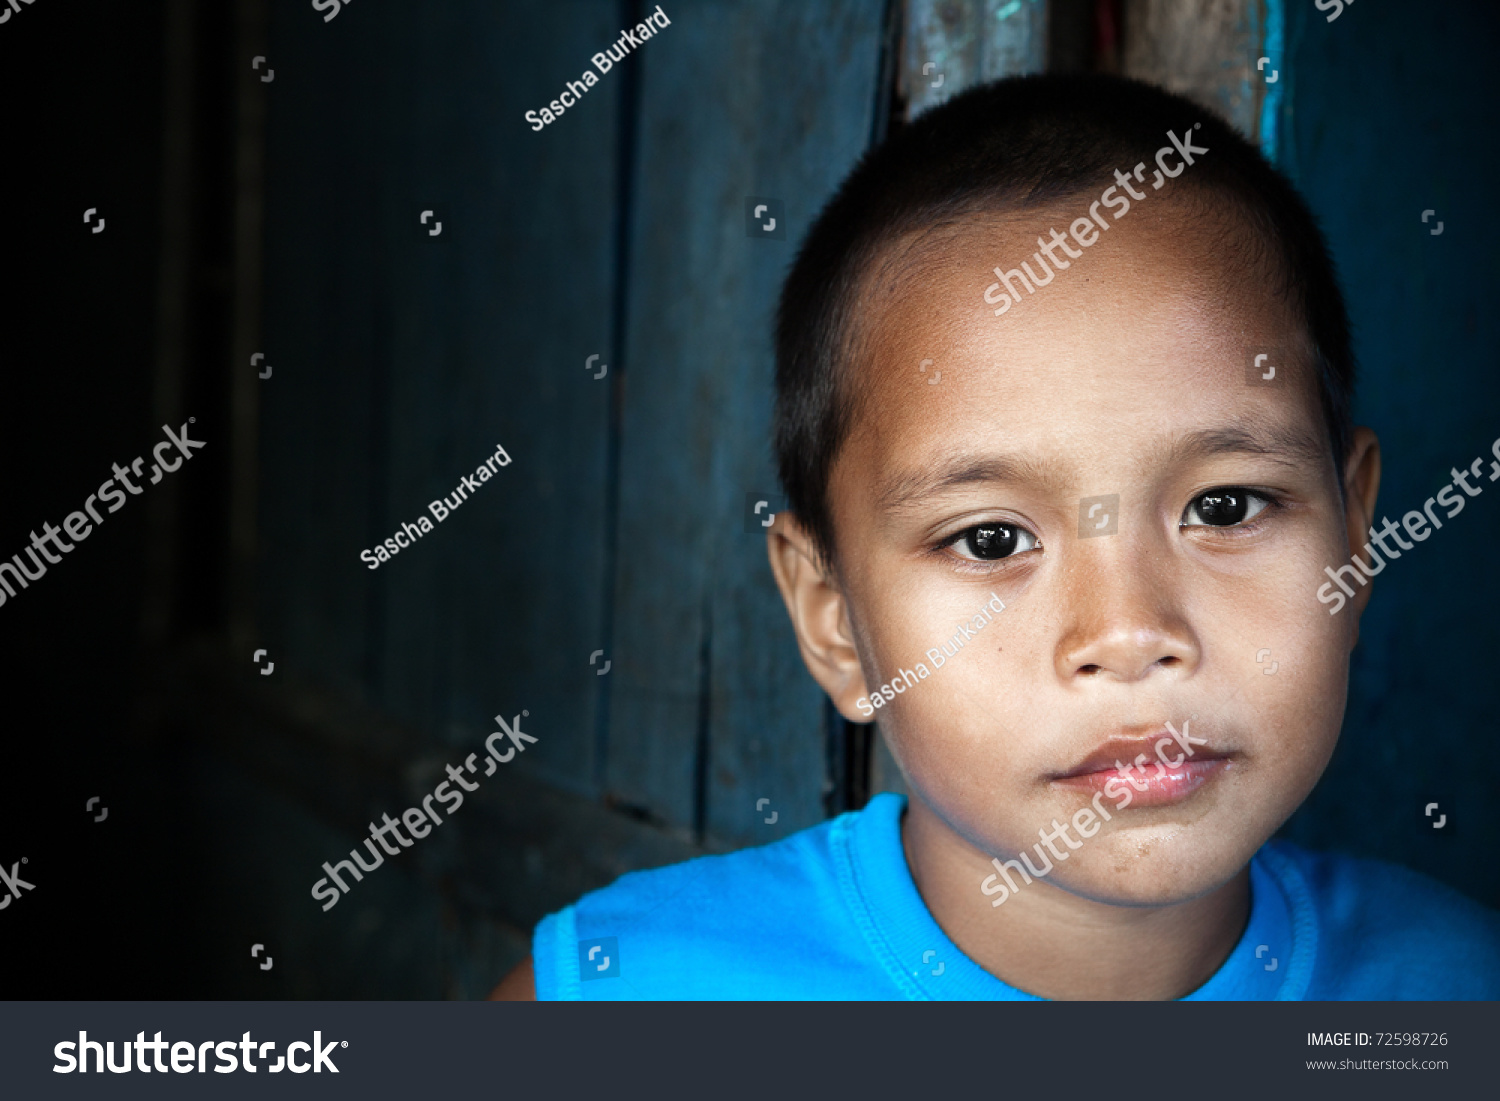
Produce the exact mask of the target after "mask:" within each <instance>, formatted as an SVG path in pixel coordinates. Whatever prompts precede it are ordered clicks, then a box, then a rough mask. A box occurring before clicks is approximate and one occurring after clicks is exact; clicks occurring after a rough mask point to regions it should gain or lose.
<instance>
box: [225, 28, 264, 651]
mask: <svg viewBox="0 0 1500 1101" xmlns="http://www.w3.org/2000/svg"><path fill="white" fill-rule="evenodd" d="M266 19H267V11H266V0H235V47H236V49H235V61H236V63H238V64H239V72H238V79H237V81H236V85H235V144H234V275H233V278H234V291H233V294H234V297H233V304H232V313H231V321H230V341H229V346H230V352H229V364H228V370H229V372H230V375H229V418H230V439H229V441H228V443H229V447H230V452H231V454H230V469H229V555H228V586H229V594H228V602H227V607H228V624H227V627H228V631H227V634H228V639H229V645H230V649H231V652H232V653H234V654H239V653H240V652H241V651H245V652H246V654H248V650H249V648H250V647H251V645H252V643H253V640H254V635H255V593H254V581H255V552H256V526H255V498H256V486H257V474H256V470H257V455H256V451H257V446H256V441H257V432H258V425H259V413H260V391H259V390H258V387H259V386H260V378H259V375H258V372H256V371H254V370H252V369H251V367H250V357H251V355H253V354H254V353H255V352H258V351H265V349H262V348H260V347H259V344H260V341H261V302H262V279H263V271H264V268H263V257H264V231H265V148H266V139H265V129H266V95H267V89H268V88H269V87H270V85H268V84H266V83H263V82H262V80H261V76H260V74H258V73H257V72H255V70H253V69H252V68H251V65H250V61H251V58H252V57H255V56H257V55H264V54H265V52H266ZM269 68H271V69H274V68H275V66H274V64H272V65H270V66H269ZM268 356H269V353H268ZM272 363H273V370H274V358H272Z"/></svg>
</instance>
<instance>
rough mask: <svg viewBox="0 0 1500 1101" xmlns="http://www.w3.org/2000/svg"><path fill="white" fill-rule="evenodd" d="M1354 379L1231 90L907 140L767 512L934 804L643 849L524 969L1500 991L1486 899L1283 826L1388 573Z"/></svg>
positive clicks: (811, 328) (948, 110) (880, 178)
mask: <svg viewBox="0 0 1500 1101" xmlns="http://www.w3.org/2000/svg"><path fill="white" fill-rule="evenodd" d="M1059 227H1061V228H1059ZM1352 384H1353V360H1352V354H1351V350H1350V344H1349V336H1348V327H1347V321H1346V318H1345V313H1344V307H1343V302H1342V299H1341V296H1340V293H1339V290H1338V287H1337V284H1336V281H1335V278H1334V274H1333V267H1332V263H1331V260H1330V259H1329V256H1328V254H1327V251H1326V247H1325V245H1324V244H1323V241H1322V237H1321V235H1320V233H1319V231H1318V229H1317V228H1316V226H1315V224H1314V222H1313V219H1312V216H1311V214H1310V213H1309V212H1308V210H1307V208H1306V206H1305V205H1304V204H1303V202H1302V201H1301V199H1300V198H1299V197H1298V196H1297V195H1296V194H1295V193H1294V192H1293V190H1292V189H1291V187H1290V186H1289V184H1287V183H1286V182H1285V180H1284V179H1283V178H1282V177H1281V176H1279V175H1278V174H1277V173H1276V172H1275V171H1274V170H1273V169H1272V168H1271V167H1270V166H1269V165H1268V164H1267V163H1266V162H1265V161H1264V160H1263V159H1262V158H1261V156H1260V155H1259V153H1258V152H1256V150H1255V149H1254V148H1253V147H1251V146H1250V145H1249V144H1247V143H1246V142H1245V141H1244V140H1243V139H1242V138H1240V137H1239V136H1238V135H1237V134H1235V133H1234V132H1233V131H1231V130H1230V129H1229V128H1228V127H1227V126H1226V125H1225V124H1224V123H1222V122H1220V121H1219V120H1217V119H1215V118H1214V117H1213V116H1212V115H1210V114H1209V113H1208V112H1207V111H1205V110H1203V109H1202V108H1200V107H1198V106H1196V105H1194V104H1192V103H1191V102H1189V101H1187V100H1185V99H1182V98H1179V97H1177V96H1173V95H1170V94H1168V93H1166V92H1164V91H1161V90H1158V89H1154V88H1151V87H1148V86H1146V85H1143V84H1139V83H1135V82H1132V81H1126V80H1121V79H1118V78H1107V77H1087V78H1083V77H1030V78H1023V79H1016V80H1008V81H1003V82H1000V83H997V84H993V85H990V86H987V87H983V88H978V89H975V90H973V91H971V92H969V93H967V94H965V95H963V96H961V97H958V98H956V99H954V100H952V101H950V102H949V103H948V104H946V105H944V106H942V107H940V108H937V109H935V110H933V111H931V112H930V113H928V114H927V115H925V116H923V117H922V118H921V119H919V120H918V121H916V122H915V123H914V124H912V125H911V126H910V127H908V128H907V129H905V130H903V131H901V132H900V133H898V134H896V135H895V136H894V137H893V138H892V139H891V140H890V141H888V142H887V143H885V145H883V146H882V147H880V148H879V149H877V150H874V151H873V152H872V153H870V154H869V155H868V156H867V157H866V158H865V159H864V160H863V162H862V163H861V164H860V165H859V166H858V167H857V168H856V169H855V170H854V172H853V173H852V174H851V175H850V177H849V179H848V180H847V181H845V183H844V185H843V187H842V188H841V190H840V191H839V193H838V195H837V196H836V197H835V198H834V199H833V200H832V201H831V202H830V204H829V205H828V207H827V208H826V209H825V210H824V211H823V213H822V215H821V216H820V217H819V220H818V222H817V223H816V225H815V226H814V227H813V229H812V230H811V232H810V234H809V236H808V239H807V241H806V243H805V244H804V245H803V247H802V250H801V253H800V254H799V256H798V259H797V262H796V265H795V267H794V268H793V270H792V272H791V274H790V275H789V277H788V279H787V282H786V285H785V287H784V289H783V294H782V302H781V312H780V315H779V321H778V334H777V388H778V401H777V415H776V417H777V419H776V444H777V452H778V458H779V462H780V470H781V477H782V482H783V484H784V487H785V489H786V492H787V496H788V499H789V501H790V509H789V511H788V512H783V513H781V514H779V515H778V516H777V519H776V522H775V525H774V526H773V527H772V529H771V530H770V532H769V536H768V539H769V551H770V557H771V565H772V569H773V571H774V573H775V576H776V581H777V584H778V586H779V587H780V590H781V593H782V596H783V598H784V599H785V601H786V605H787V610H788V612H789V614H790V616H791V619H792V624H793V627H794V629H795V631H796V635H797V641H798V644H799V646H800V649H801V653H802V656H803V659H804V661H805V662H806V664H807V667H808V669H809V671H810V672H811V673H812V675H813V677H814V678H816V679H817V681H818V683H819V684H820V685H822V687H823V688H824V690H825V691H827V693H828V695H829V696H830V697H831V699H832V700H833V702H834V704H835V705H836V706H837V707H838V709H839V711H840V712H841V713H842V714H843V715H844V716H845V717H846V718H848V719H851V720H853V721H856V722H858V721H866V720H868V719H870V718H871V717H873V719H874V721H875V722H876V724H877V725H878V726H879V727H880V730H881V733H882V735H883V736H884V737H885V739H886V741H887V744H888V745H889V747H890V749H891V752H892V754H893V755H894V757H895V759H896V760H897V761H898V762H899V764H900V766H901V770H902V772H903V774H904V776H905V777H906V780H907V783H908V786H909V788H910V791H911V793H912V794H911V797H910V801H909V805H908V804H907V801H906V800H904V799H902V798H901V797H899V796H896V795H891V794H886V795H881V796H877V797H876V798H875V799H874V800H872V801H871V803H870V804H869V806H868V807H866V808H865V809H864V810H863V811H860V812H857V813H853V814H848V815H843V816H841V817H840V818H837V819H835V820H833V821H832V822H827V823H824V824H822V825H821V826H818V827H815V828H813V829H809V830H804V831H802V832H801V833H799V834H796V835H794V836H793V837H790V838H788V839H786V840H783V841H781V842H778V843H776V844H772V845H766V846H762V847H760V848H755V849H748V850H744V851H741V852H738V853H735V854H732V855H729V856H724V857H712V858H705V859H701V860H696V861H691V862H689V863H687V864H683V865H678V866H676V867H671V868H664V869H659V870H656V871H651V872H642V873H634V874H631V875H627V876H625V877H623V878H621V879H620V880H619V881H618V882H616V883H615V884H613V885H612V886H610V887H608V888H606V889H604V890H601V891H596V892H594V893H592V894H590V895H587V896H585V897H584V898H583V899H582V900H580V901H579V902H578V903H576V904H575V905H573V906H570V907H568V908H566V909H564V910H562V911H561V912H559V913H557V914H553V915H551V916H549V917H547V918H546V919H545V920H543V921H542V923H541V924H540V925H539V926H538V927H537V931H536V935H535V939H534V942H533V948H534V953H533V959H532V960H528V961H527V962H526V963H524V964H523V965H522V966H521V967H520V968H518V969H517V971H516V972H514V973H512V975H511V976H510V977H508V978H507V979H506V980H505V982H503V983H502V984H501V986H500V988H498V989H497V991H496V996H499V997H523V998H524V997H533V996H535V997H541V998H580V997H583V998H597V999H629V998H699V997H711V998H1001V999H1029V998H1117V999H1145V998H1152V999H1166V998H1184V997H1187V998H1195V999H1241V998H1254V999H1262V998H1264V999H1273V998H1274V999H1298V998H1308V999H1327V998H1357V999H1372V1000H1377V999H1392V998H1420V999H1441V998H1493V997H1496V996H1500V920H1497V917H1496V915H1494V914H1493V913H1491V912H1490V911H1488V910H1486V909H1484V908H1482V907H1480V906H1478V905H1476V904H1474V903H1472V902H1469V901H1468V900H1466V899H1464V898H1462V897H1460V896H1458V895H1457V894H1455V893H1454V892H1452V891H1450V890H1448V889H1447V888H1445V887H1442V886H1440V885H1439V884H1437V883H1434V882H1432V881H1430V880H1427V879H1425V878H1423V877H1421V876H1418V875H1416V874H1414V873H1411V872H1408V871H1406V870H1404V869H1400V868H1397V867H1393V866H1389V865H1384V864H1379V863H1375V862H1370V861H1356V860H1352V859H1347V858H1340V857H1324V856H1317V855H1314V854H1311V853H1307V852H1304V851H1302V850H1300V849H1298V848H1296V847H1295V846H1292V845H1289V844H1284V843H1268V841H1269V838H1270V837H1271V835H1272V834H1273V833H1274V832H1275V830H1276V829H1277V828H1278V827H1279V826H1280V825H1281V824H1282V823H1283V822H1284V821H1285V820H1286V819H1287V818H1288V816H1290V815H1291V814H1292V812H1293V811H1294V810H1296V808H1297V806H1298V805H1299V804H1300V803H1301V802H1302V800H1303V799H1304V798H1305V797H1306V796H1307V794H1308V792H1309V791H1310V790H1311V789H1312V787H1313V785H1314V784H1315V783H1316V782H1317V779H1318V777H1319V775H1320V774H1321V773H1322V771H1323V769H1324V767H1325V766H1326V764H1327V763H1328V760H1329V757H1330V755H1331V754H1332V752H1333V748H1334V743H1335V741H1336V739H1337V736H1338V732H1339V726H1340V723H1341V720H1342V717H1343V712H1344V701H1345V693H1346V688H1347V681H1348V665H1349V653H1350V650H1351V649H1352V648H1353V646H1354V645H1355V642H1356V641H1357V639H1358V627H1359V616H1360V613H1361V612H1362V611H1363V609H1364V606H1365V604H1366V603H1367V601H1368V600H1369V596H1370V591H1371V590H1370V586H1368V585H1367V584H1365V582H1364V580H1363V579H1361V580H1360V587H1359V588H1357V589H1352V588H1351V592H1352V596H1351V599H1350V601H1349V604H1350V607H1349V608H1348V609H1347V610H1343V611H1342V614H1331V613H1330V612H1329V611H1328V610H1327V609H1326V608H1325V607H1324V606H1323V604H1321V603H1320V602H1319V601H1318V600H1317V599H1316V597H1315V593H1316V592H1317V591H1318V590H1319V587H1320V585H1323V584H1324V583H1325V582H1326V581H1327V577H1326V575H1325V567H1328V566H1330V565H1332V566H1337V565H1339V564H1341V563H1348V562H1349V561H1350V560H1351V557H1352V558H1353V560H1354V561H1355V562H1361V563H1366V562H1369V558H1368V552H1365V557H1363V558H1362V557H1361V551H1360V549H1359V548H1361V547H1362V546H1363V545H1364V544H1365V543H1366V542H1367V541H1368V537H1367V536H1366V534H1365V533H1366V531H1367V530H1368V529H1370V528H1371V527H1372V525H1373V522H1374V519H1373V518H1374V515H1375V512H1374V510H1375V500H1376V491H1377V488H1378V484H1379V478H1380V452H1379V448H1378V445H1377V443H1376V440H1375V437H1374V435H1373V433H1371V432H1370V430H1369V429H1367V428H1357V429H1356V428H1354V427H1352V425H1351V424H1350V421H1349V409H1350V400H1351V391H1352ZM1351 552H1352V553H1351ZM1351 572H1352V570H1351ZM1367 572H1369V573H1371V574H1372V575H1373V573H1374V572H1378V570H1375V569H1374V568H1373V565H1372V566H1370V567H1368V568H1367ZM1340 609H1342V602H1341V603H1340ZM1337 610H1339V609H1336V610H1335V611H1337ZM1267 649H1269V650H1270V654H1269V655H1267V654H1266V652H1265V651H1266V650H1267ZM1270 659H1274V660H1275V662H1276V663H1277V666H1276V669H1277V672H1276V675H1266V672H1265V671H1266V670H1267V669H1268V668H1270V666H1269V664H1268V661H1269V660H1270ZM604 938H614V939H613V940H612V941H606V940H604ZM586 947H587V948H590V949H591V954H590V955H589V956H588V959H587V960H586V961H585V959H584V949H585V948H586ZM610 955H615V956H616V957H617V962H616V963H615V966H614V968H613V969H611V967H610V964H609V962H607V961H608V958H609V956H610ZM533 961H534V962H533ZM600 961H606V962H603V963H601V962H600ZM590 967H592V968H593V969H594V970H599V971H601V972H602V975H601V976H600V977H611V976H613V977H618V979H619V980H620V981H618V982H588V981H585V980H586V979H588V978H593V977H595V976H594V975H593V974H592V972H590V971H589V968H590Z"/></svg>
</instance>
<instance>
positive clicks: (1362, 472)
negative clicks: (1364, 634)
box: [1344, 426, 1380, 649]
mask: <svg viewBox="0 0 1500 1101" xmlns="http://www.w3.org/2000/svg"><path fill="white" fill-rule="evenodd" d="M1379 493H1380V441H1379V440H1378V439H1377V438H1376V436H1375V433H1374V432H1373V431H1371V430H1370V429H1368V428H1365V427H1363V426H1361V427H1359V428H1356V429H1355V430H1354V440H1353V445H1352V446H1351V447H1350V449H1349V461H1348V462H1346V463H1345V464H1344V529H1345V533H1346V534H1347V536H1348V538H1349V549H1350V551H1351V552H1353V554H1354V555H1355V556H1356V557H1357V558H1359V559H1360V560H1361V561H1363V562H1365V563H1366V564H1369V556H1368V555H1366V554H1364V553H1363V548H1364V545H1365V544H1366V543H1368V542H1369V541H1370V534H1369V533H1370V529H1371V528H1372V527H1374V526H1375V498H1376V497H1377V496H1378V495H1379ZM1374 587H1375V579H1374V578H1371V579H1370V581H1369V584H1367V585H1361V586H1360V588H1359V591H1358V592H1356V593H1355V594H1354V600H1353V604H1354V635H1353V637H1352V638H1351V639H1350V640H1349V645H1350V648H1351V649H1352V648H1353V646H1354V645H1355V644H1356V643H1357V642H1359V617H1360V616H1361V615H1363V614H1364V610H1365V605H1366V604H1368V603H1369V602H1370V590H1371V589H1373V588H1374Z"/></svg>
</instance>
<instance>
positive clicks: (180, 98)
mask: <svg viewBox="0 0 1500 1101" xmlns="http://www.w3.org/2000/svg"><path fill="white" fill-rule="evenodd" d="M194 22H195V20H194V0H167V4H166V6H165V11H164V13H163V19H162V24H163V28H164V35H163V36H164V38H165V41H164V43H163V46H162V69H163V75H162V153H161V158H162V161H161V209H160V212H159V214H158V217H159V218H160V220H161V221H160V226H161V229H160V232H161V253H160V259H159V261H158V267H157V288H156V364H155V369H154V372H153V378H152V410H151V411H152V414H153V417H152V423H153V424H171V425H176V424H178V423H180V418H181V416H182V390H183V373H184V369H185V362H186V358H187V322H188V272H189V267H190V264H191V244H192V233H191V221H192V207H191V202H192V194H191V192H192V160H193V103H194V98H193V69H194V62H195V57H194V54H195V48H194V33H193V32H194ZM177 487H178V483H177V482H175V481H173V480H171V479H168V480H167V484H166V485H164V486H162V487H161V492H159V493H153V494H152V495H151V496H150V497H149V498H148V499H147V507H148V509H149V511H148V512H147V514H146V515H147V520H146V526H147V533H148V535H147V539H146V550H145V579H144V592H143V594H142V596H143V599H142V601H141V635H142V638H143V640H144V641H145V643H146V645H147V646H148V647H149V648H152V649H155V648H158V647H160V646H162V645H163V644H164V643H165V642H166V641H167V637H168V635H169V633H170V631H171V624H172V617H173V607H174V599H173V596H174V591H175V586H174V584H173V566H174V564H175V561H176V549H177V538H176V531H177V514H178V499H179V494H178V488H177Z"/></svg>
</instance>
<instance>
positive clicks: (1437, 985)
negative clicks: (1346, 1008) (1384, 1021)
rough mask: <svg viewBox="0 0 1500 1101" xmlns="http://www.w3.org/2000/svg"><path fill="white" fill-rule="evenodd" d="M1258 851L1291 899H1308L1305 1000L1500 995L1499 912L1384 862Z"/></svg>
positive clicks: (1287, 849)
mask: <svg viewBox="0 0 1500 1101" xmlns="http://www.w3.org/2000/svg"><path fill="white" fill-rule="evenodd" d="M1262 851H1263V852H1266V853H1267V854H1268V862H1269V863H1270V864H1272V866H1273V871H1275V872H1276V873H1277V878H1278V879H1279V880H1280V881H1281V882H1282V884H1283V886H1284V887H1286V888H1288V890H1289V893H1290V894H1292V895H1293V896H1295V895H1296V894H1297V893H1298V892H1299V891H1305V894H1306V897H1305V900H1304V902H1303V905H1304V906H1305V907H1306V908H1308V909H1310V911H1311V914H1312V915H1313V919H1314V921H1315V927H1316V936H1317V940H1318V943H1317V961H1318V962H1317V965H1316V969H1315V971H1314V975H1313V979H1312V985H1311V987H1310V988H1309V990H1308V994H1307V997H1309V998H1313V999H1316V998H1338V999H1350V998H1364V999H1372V1000H1384V999H1399V1000H1416V999H1492V998H1497V997H1500V914H1497V913H1496V912H1495V911H1493V910H1490V909H1488V908H1487V907H1485V906H1481V905H1480V904H1479V903H1477V902H1474V901H1473V900H1471V899H1468V898H1466V897H1464V896H1463V895H1461V894H1459V893H1458V892H1457V891H1455V890H1453V889H1452V888H1451V887H1448V886H1445V885H1444V884H1442V883H1439V882H1437V881H1436V880H1434V879H1431V878H1429V877H1428V876H1425V875H1422V874H1420V873H1418V872H1414V871H1412V870H1410V869H1408V868H1404V867H1401V866H1400V865H1397V864H1390V863H1387V862H1386V861H1383V860H1367V859H1360V858H1355V857H1350V856H1340V855H1336V854H1332V853H1315V852H1310V851H1308V850H1306V849H1303V848H1301V847H1300V846H1297V845H1293V844H1291V843H1290V842H1284V841H1276V842H1272V843H1270V844H1269V845H1267V846H1266V848H1265V849H1264V850H1262ZM1289 869H1290V870H1291V874H1288V871H1289ZM1298 909H1299V906H1298V904H1297V901H1296V900H1295V897H1294V900H1293V910H1294V912H1295V911H1296V910H1298Z"/></svg>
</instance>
